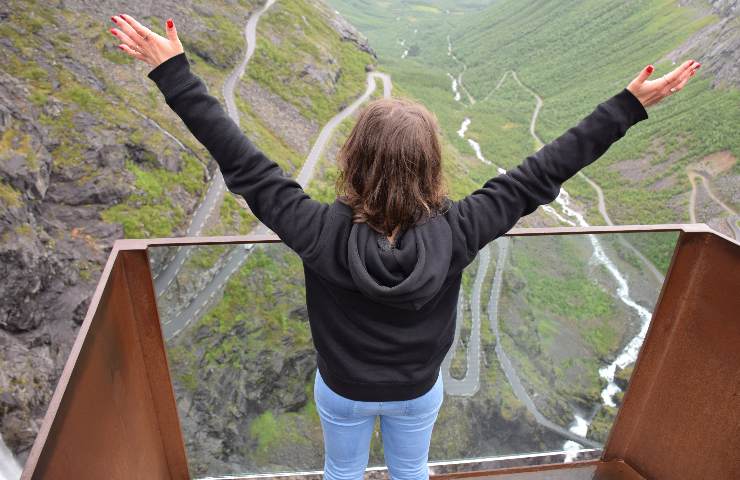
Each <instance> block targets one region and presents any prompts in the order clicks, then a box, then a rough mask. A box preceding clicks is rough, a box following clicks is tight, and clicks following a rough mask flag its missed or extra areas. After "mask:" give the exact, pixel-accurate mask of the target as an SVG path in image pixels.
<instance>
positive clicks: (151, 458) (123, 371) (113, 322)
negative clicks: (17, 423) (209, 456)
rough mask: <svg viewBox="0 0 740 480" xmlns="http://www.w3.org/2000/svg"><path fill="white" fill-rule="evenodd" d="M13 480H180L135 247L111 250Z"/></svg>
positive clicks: (177, 441) (142, 262)
mask: <svg viewBox="0 0 740 480" xmlns="http://www.w3.org/2000/svg"><path fill="white" fill-rule="evenodd" d="M101 286H102V288H101ZM145 351H146V354H145V353H144V352H145ZM22 478H24V479H31V478H33V479H42V478H43V479H72V478H74V479H102V478H105V479H118V478H120V479H134V478H142V479H143V478H146V479H170V478H176V479H185V478H189V475H188V470H187V460H186V457H185V450H184V446H183V444H182V435H181V433H180V425H179V422H178V421H177V412H176V409H175V402H174V396H173V393H172V389H171V383H170V378H169V371H168V370H167V364H166V359H165V355H164V347H163V343H162V334H161V331H160V326H159V318H158V316H157V310H156V304H155V302H154V291H153V288H152V285H151V277H150V276H149V268H148V260H147V254H146V251H145V250H139V251H129V252H118V251H117V250H116V249H114V251H113V252H112V253H111V259H110V260H109V262H108V265H107V266H106V270H105V271H104V273H103V279H102V280H101V284H100V285H99V287H98V290H97V291H96V293H95V296H94V297H93V300H92V302H91V306H90V310H89V311H88V316H87V317H86V319H85V322H84V323H83V326H82V327H81V329H80V333H79V335H78V337H77V340H76V342H75V345H74V347H73V350H72V353H71V354H70V358H69V360H68V363H67V366H66V367H65V370H64V372H63V374H62V377H61V379H60V381H59V385H58V386H57V390H56V392H55V394H54V398H53V399H52V403H51V405H50V407H49V410H48V412H47V416H46V418H45V420H44V425H43V427H42V429H41V432H40V433H39V436H38V438H37V439H36V442H35V443H34V447H33V449H32V451H31V454H30V455H29V458H28V461H27V463H26V468H25V469H24V472H23V477H22Z"/></svg>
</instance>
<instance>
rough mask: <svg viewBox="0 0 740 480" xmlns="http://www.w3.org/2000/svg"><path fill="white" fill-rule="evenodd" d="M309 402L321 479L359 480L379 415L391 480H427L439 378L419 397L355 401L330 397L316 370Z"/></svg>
mask: <svg viewBox="0 0 740 480" xmlns="http://www.w3.org/2000/svg"><path fill="white" fill-rule="evenodd" d="M313 391H314V400H315V401H316V409H317V410H318V413H319V417H320V418H321V428H322V430H323V432H324V478H326V479H327V480H361V479H362V478H363V474H364V472H365V468H366V467H367V462H368V457H369V455H370V438H371V436H372V433H373V429H374V428H375V417H377V416H378V415H379V416H380V431H381V433H382V435H383V454H384V455H385V462H386V464H387V465H388V472H389V473H390V478H391V479H392V480H406V479H409V480H411V479H413V480H419V479H424V480H426V479H428V478H429V469H428V467H427V460H428V457H429V443H430V442H431V439H432V428H433V427H434V422H435V421H436V420H437V413H438V412H439V408H440V407H441V406H442V399H443V390H442V375H441V374H440V376H439V378H438V379H437V382H436V383H435V384H434V386H433V387H432V388H431V389H430V390H429V391H428V392H427V393H425V394H424V395H422V396H420V397H417V398H414V399H412V400H405V401H396V402H360V401H356V400H350V399H348V398H345V397H342V396H341V395H338V394H337V393H334V391H332V390H331V389H330V388H329V387H328V386H327V385H326V384H325V383H324V380H323V379H322V378H321V374H320V373H319V371H318V370H316V381H315V383H314V390H313Z"/></svg>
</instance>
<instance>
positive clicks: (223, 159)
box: [148, 52, 329, 259]
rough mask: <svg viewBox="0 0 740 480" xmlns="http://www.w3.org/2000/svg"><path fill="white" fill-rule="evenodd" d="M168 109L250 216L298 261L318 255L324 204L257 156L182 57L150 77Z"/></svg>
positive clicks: (260, 154) (326, 207)
mask: <svg viewBox="0 0 740 480" xmlns="http://www.w3.org/2000/svg"><path fill="white" fill-rule="evenodd" d="M148 77H149V78H150V79H151V80H153V81H154V82H155V83H156V85H157V87H158V88H159V90H160V91H161V92H162V94H163V95H164V98H165V101H166V102H167V105H169V106H170V107H171V108H172V110H174V112H175V113H176V114H177V115H179V116H180V118H181V119H182V120H183V122H185V125H186V126H187V127H188V129H189V130H190V132H192V134H193V135H194V136H195V138H197V139H198V141H199V142H200V143H202V144H203V145H204V146H205V147H206V148H207V149H208V151H209V152H210V153H211V155H212V156H213V158H214V159H215V160H216V162H217V163H218V166H219V168H220V170H221V173H222V174H223V177H224V181H225V182H226V186H227V187H228V188H229V190H231V191H232V192H233V193H235V194H238V195H241V196H242V197H244V199H245V200H246V201H247V204H248V205H249V208H250V209H251V210H252V212H253V213H254V215H255V216H256V217H257V219H259V220H260V221H261V222H262V223H264V224H265V225H266V226H267V227H268V228H270V229H271V230H272V231H274V232H275V233H276V234H277V235H278V236H279V237H280V238H281V239H282V240H283V241H284V242H285V244H286V245H288V247H290V248H291V249H293V250H294V251H296V252H297V253H298V254H299V255H300V256H301V257H302V258H304V259H307V258H312V257H314V256H315V255H318V253H319V251H320V247H321V242H320V236H321V232H322V231H323V228H324V226H325V224H326V222H327V220H328V216H329V205H327V204H324V203H321V202H318V201H316V200H313V199H311V198H310V197H309V196H308V195H307V194H306V192H304V191H303V188H301V186H300V184H298V182H296V181H295V180H293V179H292V178H290V177H288V176H287V175H286V174H285V172H283V170H282V169H281V168H280V167H279V166H278V165H277V164H276V163H275V162H273V161H272V160H270V159H269V158H267V156H266V155H265V154H264V153H263V152H261V151H260V150H259V149H258V148H257V147H255V146H254V144H252V142H251V141H250V140H249V139H248V138H247V137H246V136H245V135H244V133H242V131H241V129H240V128H239V126H238V125H237V124H236V123H235V122H234V121H233V120H232V119H231V118H230V117H229V116H228V115H227V113H226V112H225V111H224V109H223V107H222V106H221V104H220V103H219V102H218V100H217V99H216V98H214V97H213V96H211V95H209V93H208V89H207V88H206V85H205V84H204V83H203V81H202V80H201V79H200V78H199V77H198V76H197V75H195V74H194V73H192V72H191V71H190V63H189V61H188V59H187V58H186V56H185V53H184V52H183V53H180V54H178V55H175V56H174V57H172V58H169V59H167V60H166V61H164V62H163V63H161V64H160V65H158V66H157V67H155V68H154V69H153V70H152V71H151V72H149V75H148Z"/></svg>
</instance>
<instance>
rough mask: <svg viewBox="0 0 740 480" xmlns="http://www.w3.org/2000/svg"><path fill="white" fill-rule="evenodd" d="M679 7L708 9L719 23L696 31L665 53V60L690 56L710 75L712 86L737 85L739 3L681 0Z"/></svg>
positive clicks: (739, 79)
mask: <svg viewBox="0 0 740 480" xmlns="http://www.w3.org/2000/svg"><path fill="white" fill-rule="evenodd" d="M679 4H680V5H691V6H693V7H700V8H705V9H709V10H711V13H713V14H714V15H717V16H718V17H719V21H718V22H716V23H713V24H711V25H708V26H706V27H704V28H702V29H701V30H699V31H698V32H696V33H695V34H694V35H692V36H691V37H690V38H689V39H688V40H686V42H684V43H683V45H681V46H680V47H679V48H677V49H676V50H674V51H672V52H671V53H669V54H668V55H667V57H668V59H670V60H673V61H675V62H679V61H682V60H684V59H686V58H688V57H689V56H693V57H694V58H696V59H697V60H698V61H700V62H701V63H702V68H705V69H706V70H707V71H709V72H711V73H712V74H713V77H714V78H713V79H712V86H713V87H719V86H722V85H728V86H729V85H733V86H740V34H739V33H738V32H740V18H738V13H740V8H739V7H738V5H739V4H740V2H738V0H710V1H709V2H703V1H702V2H697V1H696V0H682V1H680V2H679ZM707 4H708V6H707ZM708 13H709V12H708Z"/></svg>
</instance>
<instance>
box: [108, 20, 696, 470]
mask: <svg viewBox="0 0 740 480" xmlns="http://www.w3.org/2000/svg"><path fill="white" fill-rule="evenodd" d="M112 20H113V22H115V23H116V25H117V26H118V27H119V28H117V29H116V28H114V29H111V32H112V33H113V34H114V35H115V36H116V37H117V38H118V39H119V40H120V41H121V42H122V43H121V44H120V45H119V47H120V48H121V49H122V50H124V51H125V52H126V53H127V54H129V55H130V56H132V57H134V58H137V59H139V60H142V61H144V62H146V63H148V64H149V65H151V66H152V67H154V68H153V70H151V72H150V73H149V75H148V76H149V78H150V79H152V80H153V81H154V82H155V83H156V84H157V86H158V87H159V89H160V90H161V91H162V93H163V94H164V98H165V100H166V102H167V104H168V105H169V106H170V107H171V108H172V109H173V110H174V111H175V112H176V113H177V114H178V115H179V116H180V117H181V118H182V120H183V121H184V122H185V124H186V125H187V127H188V128H189V129H190V131H191V132H192V133H193V134H194V135H195V137H196V138H197V139H198V140H199V141H200V142H201V143H203V145H205V146H206V148H207V149H208V150H209V152H210V153H211V154H212V155H213V157H214V158H215V159H216V161H217V162H218V164H219V167H220V169H221V172H222V173H223V176H224V180H225V181H226V184H227V186H228V187H229V189H230V190H231V191H232V192H234V193H237V194H240V195H242V196H243V197H244V198H245V199H246V201H247V203H248V204H249V207H250V208H251V210H252V212H253V213H254V215H255V216H256V217H257V218H258V219H259V220H260V221H261V222H263V223H264V224H265V225H266V226H267V227H269V228H270V229H272V230H273V231H274V232H275V233H277V235H278V236H279V237H280V238H281V239H282V240H283V241H284V242H285V244H286V245H288V246H289V247H290V248H291V249H293V250H294V251H295V252H296V253H297V254H298V255H299V256H300V257H301V259H302V260H303V265H304V272H305V282H306V303H307V307H308V314H309V319H310V327H311V333H312V335H313V341H314V345H315V347H316V350H317V361H318V371H317V373H316V380H315V386H314V387H315V388H314V397H315V400H316V405H317V407H318V411H319V415H320V418H321V424H322V428H323V431H324V442H325V467H324V468H325V475H326V477H327V478H332V479H333V478H348V479H349V478H351V479H357V478H362V474H363V471H364V469H365V467H366V465H367V461H368V452H369V446H370V438H371V434H372V431H373V425H374V422H375V418H376V416H378V415H379V416H380V422H381V430H382V435H383V446H384V453H385V458H386V463H387V464H388V468H389V471H390V476H391V478H393V479H394V480H395V479H405V478H409V479H418V478H427V477H428V470H427V467H426V464H427V456H428V451H429V443H430V439H431V433H432V428H433V425H434V422H435V420H436V418H437V412H438V411H439V408H440V406H441V403H442V381H441V374H440V364H441V362H442V359H443V358H444V356H445V354H446V353H447V351H448V350H449V348H450V345H451V343H452V340H453V336H454V331H455V312H456V306H457V298H458V293H459V290H460V281H461V278H462V271H463V269H464V268H465V266H466V265H468V264H470V263H471V262H472V261H473V259H474V258H475V257H476V255H477V253H478V250H480V249H481V248H482V247H483V246H484V245H486V244H488V243H489V242H491V241H492V240H494V239H495V238H497V237H499V236H501V235H503V234H504V233H506V231H508V230H509V229H510V228H511V227H512V226H514V224H515V223H516V222H517V220H519V218H521V217H522V216H524V215H528V214H529V213H531V212H533V211H534V210H535V209H536V208H537V207H538V206H539V205H545V204H548V203H550V202H552V201H553V200H554V199H555V198H556V197H557V195H558V192H559V191H560V186H561V184H562V183H563V182H565V180H567V179H568V178H570V177H572V176H573V175H575V174H576V173H577V172H578V171H579V170H580V169H581V168H583V167H585V166H586V165H588V164H590V163H592V162H593V161H595V160H596V159H597V158H599V157H600V156H601V155H602V154H603V153H604V152H605V151H606V150H607V149H608V148H609V146H610V145H611V144H612V143H614V142H615V141H617V140H618V139H619V138H621V137H622V136H623V135H624V134H625V133H626V131H627V129H628V128H629V127H630V126H632V125H634V124H635V123H637V122H639V121H642V120H644V119H646V118H647V112H646V111H645V107H647V106H649V105H653V104H655V103H656V102H658V101H660V100H661V99H662V98H664V97H666V96H668V95H669V94H671V93H675V92H677V91H679V90H681V88H683V86H684V85H685V84H686V82H687V81H688V80H689V78H690V77H691V76H692V75H694V73H695V71H696V69H697V68H699V64H697V63H695V62H693V61H687V62H685V63H684V64H682V65H681V66H679V67H678V68H677V69H675V70H674V71H673V72H671V73H669V74H667V75H665V76H663V77H661V78H660V79H658V80H654V81H650V80H648V77H649V76H650V74H651V73H652V71H653V67H652V66H651V65H648V66H647V67H645V68H644V69H643V70H642V71H641V72H640V74H639V75H638V76H637V77H636V78H635V79H634V80H633V81H632V82H631V83H630V84H629V85H628V86H627V87H626V88H625V89H623V90H622V91H621V92H620V93H618V94H616V95H614V96H613V97H612V98H610V99H609V100H607V101H605V102H603V103H601V104H600V105H599V106H598V107H597V108H596V109H595V110H594V112H593V113H591V114H590V115H588V116H587V117H585V118H584V119H583V120H582V121H581V122H580V123H579V124H578V125H577V126H575V127H573V128H571V129H569V130H568V131H567V132H565V133H564V134H563V135H562V136H560V137H559V138H557V139H556V140H554V141H553V142H551V143H549V144H548V145H546V146H544V147H543V148H542V149H540V150H539V151H538V152H537V153H535V154H533V155H531V156H530V157H528V158H526V159H525V160H524V162H523V163H522V164H521V165H519V166H518V167H516V168H514V169H512V170H509V171H508V172H507V173H505V174H502V175H499V176H497V177H494V178H492V179H490V180H489V181H488V182H486V183H485V184H484V185H483V187H482V188H480V189H478V190H476V191H475V192H473V193H472V194H470V195H469V196H467V197H465V198H464V199H462V200H460V201H457V202H453V201H451V200H449V199H448V198H447V197H446V196H445V187H444V185H443V180H442V164H441V155H440V145H439V138H438V128H437V124H436V120H435V118H434V116H433V115H432V114H430V113H429V112H428V111H427V110H426V109H425V108H424V107H423V106H421V105H419V104H416V103H413V102H409V101H404V100H397V99H392V100H378V101H375V102H372V103H371V104H370V105H369V106H368V107H367V108H366V109H365V110H364V111H363V112H362V113H361V115H360V117H359V119H358V121H357V124H356V125H355V127H354V129H353V130H352V133H351V134H350V136H349V138H348V139H347V141H346V143H345V145H344V146H343V147H342V149H341V151H340V154H339V165H340V169H341V175H340V178H339V180H338V182H337V187H338V190H340V191H341V192H342V193H343V195H342V196H341V197H338V198H337V199H336V200H335V201H334V203H332V204H323V203H320V202H317V201H315V200H313V199H311V198H310V197H309V196H308V195H306V193H305V192H304V191H303V190H302V188H301V187H300V185H299V184H298V183H296V182H295V181H294V180H292V179H290V178H288V177H286V176H284V175H283V172H282V171H281V169H280V168H279V167H278V165H277V164H275V163H274V162H272V161H271V160H269V159H268V158H267V157H266V156H265V155H264V154H263V153H262V152H261V151H260V150H259V149H257V147H255V146H254V145H253V144H252V143H251V142H250V141H249V140H248V139H247V138H246V137H245V136H244V135H243V133H242V132H241V130H240V129H239V127H238V126H237V125H236V124H235V123H234V122H232V120H231V119H230V118H229V117H228V116H227V115H226V113H225V112H224V110H223V108H222V107H221V105H220V104H219V103H218V101H217V100H216V99H215V98H213V97H212V96H210V95H209V94H208V92H207V89H206V86H205V85H204V84H203V82H202V81H201V80H200V78H198V77H197V76H195V75H194V74H193V73H191V72H190V69H189V63H188V60H187V59H186V57H185V53H184V51H183V48H182V45H181V43H180V41H179V39H178V36H177V32H176V30H175V26H174V23H173V21H172V20H171V19H170V20H167V24H166V32H167V37H166V38H165V37H161V36H159V35H157V34H155V33H153V32H151V31H150V30H149V29H148V28H146V27H144V26H143V25H141V24H140V23H138V22H137V21H136V20H135V19H134V18H132V17H130V16H128V15H119V16H115V17H112Z"/></svg>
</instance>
